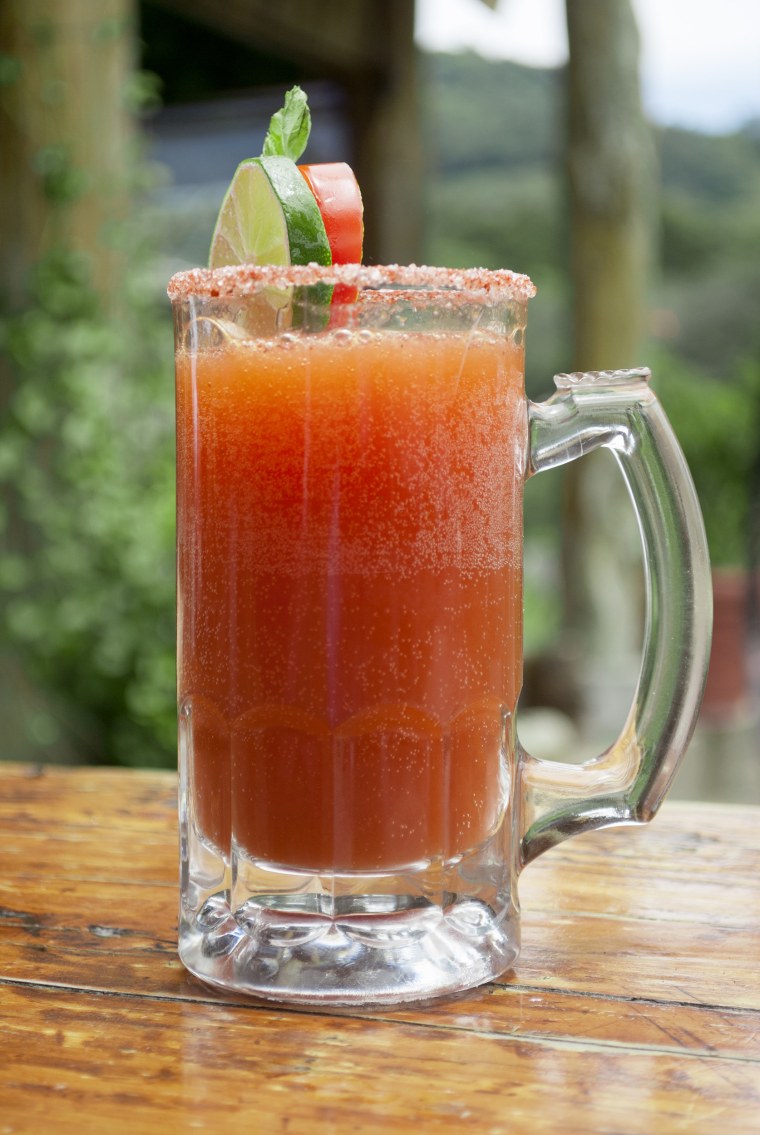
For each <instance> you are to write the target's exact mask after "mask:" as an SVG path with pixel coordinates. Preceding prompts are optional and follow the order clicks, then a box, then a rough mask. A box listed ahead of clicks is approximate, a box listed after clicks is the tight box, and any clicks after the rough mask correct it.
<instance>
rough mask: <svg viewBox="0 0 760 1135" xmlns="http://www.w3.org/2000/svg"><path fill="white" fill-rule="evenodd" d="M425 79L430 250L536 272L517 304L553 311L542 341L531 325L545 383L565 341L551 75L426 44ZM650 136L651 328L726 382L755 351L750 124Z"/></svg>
mask: <svg viewBox="0 0 760 1135" xmlns="http://www.w3.org/2000/svg"><path fill="white" fill-rule="evenodd" d="M425 80H426V82H425V87H424V89H425V95H426V97H425V108H426V116H427V124H428V136H429V137H430V140H431V141H430V146H431V149H430V155H429V157H430V163H431V173H432V177H431V182H430V190H429V193H430V205H431V209H430V213H429V225H430V227H429V232H428V249H429V254H430V258H431V259H432V260H434V261H436V262H440V263H444V264H452V265H465V264H482V265H483V266H486V267H497V266H503V265H509V266H511V267H514V268H516V269H519V270H520V271H523V272H527V273H528V274H529V275H531V276H532V277H533V278H534V279H535V280H536V282H537V283H538V285H539V287H540V293H539V296H540V298H539V299H538V300H536V302H535V303H534V305H533V311H532V312H531V315H532V316H536V317H537V318H538V320H539V322H541V323H543V321H544V319H548V318H549V313H548V312H547V311H544V312H543V313H540V312H539V309H540V308H541V307H542V306H543V305H544V304H545V303H548V305H549V306H550V307H552V308H553V309H556V310H554V311H553V313H552V317H553V320H554V321H555V322H554V327H553V333H552V335H551V340H552V342H551V345H550V346H549V345H547V344H546V343H545V342H542V339H543V335H542V334H537V329H536V327H535V326H531V336H530V351H531V356H532V357H531V364H532V365H531V368H530V380H531V382H530V384H531V388H532V390H533V391H534V392H537V391H538V390H545V389H546V387H547V380H548V375H547V370H551V369H555V368H560V369H561V368H562V367H563V366H564V365H566V363H567V351H568V349H569V345H568V342H567V339H566V338H565V337H564V336H563V335H562V330H563V307H564V304H563V300H564V299H566V297H565V294H564V289H565V287H566V282H565V281H566V272H567V263H566V259H567V250H566V231H565V213H564V195H563V184H562V161H563V155H562V133H563V122H562V107H563V101H562V82H563V78H562V74H561V72H553V71H542V70H537V69H534V68H529V67H522V66H519V65H517V64H514V63H508V62H488V61H486V60H483V59H481V58H480V57H479V56H475V55H466V54H463V55H429V56H426V57H425ZM656 138H657V144H658V150H659V158H660V176H661V194H660V200H659V224H660V264H659V277H658V278H657V279H655V280H653V291H652V301H653V302H652V328H651V330H652V338H653V340H654V341H655V342H660V343H662V344H664V345H667V347H668V349H669V350H670V351H672V352H673V353H675V354H676V355H677V356H679V357H681V358H682V359H683V360H684V362H685V363H688V364H689V365H691V366H693V367H694V368H695V369H696V370H698V371H699V372H700V373H704V374H705V375H712V376H713V377H715V378H719V379H730V378H731V377H732V376H733V375H734V374H735V371H736V367H737V365H738V364H739V362H740V361H742V360H744V359H745V358H746V357H748V356H752V355H753V354H754V355H756V354H757V352H758V349H760V330H759V329H758V324H757V314H756V313H757V299H758V296H759V295H760V258H759V257H758V255H757V250H758V248H760V123H753V124H751V125H748V126H747V128H746V129H745V130H744V131H742V132H740V133H737V134H733V135H730V136H725V137H713V136H707V135H702V134H695V133H691V132H688V131H685V130H674V129H665V130H662V129H661V130H658V131H657V132H656ZM537 354H538V358H537V357H536V355H537ZM544 354H546V355H548V356H549V357H548V358H546V359H545V358H544V357H543V356H544ZM545 363H547V364H548V366H547V365H544V364H545ZM539 364H540V365H539Z"/></svg>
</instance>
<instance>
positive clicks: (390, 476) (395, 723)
mask: <svg viewBox="0 0 760 1135" xmlns="http://www.w3.org/2000/svg"><path fill="white" fill-rule="evenodd" d="M177 389H178V395H177V420H178V426H177V432H178V580H179V585H178V590H179V597H178V602H179V632H178V633H179V676H178V681H179V701H180V711H181V715H182V718H183V721H184V722H185V726H186V730H187V736H188V748H189V773H188V776H189V785H190V797H191V802H192V803H191V818H192V821H193V822H194V824H195V826H196V829H197V830H199V832H200V834H201V836H202V838H203V839H204V840H205V841H206V842H207V843H209V844H211V845H213V846H214V847H216V848H217V849H219V850H220V851H222V853H223V854H224V855H225V857H226V856H228V855H229V854H230V849H231V847H232V846H235V847H236V848H237V849H238V851H239V852H240V853H242V854H244V855H246V856H249V857H250V858H251V859H253V860H256V861H263V862H266V863H270V864H276V865H281V866H285V867H292V868H295V869H299V870H308V871H313V872H319V871H333V872H367V871H380V872H381V871H387V870H391V869H395V868H398V867H399V866H403V865H408V864H412V863H419V862H421V861H429V860H431V859H436V858H441V859H443V860H451V859H454V858H456V857H458V856H459V855H462V854H464V853H465V852H466V851H467V850H468V849H472V848H475V847H477V846H479V845H480V844H482V843H483V842H484V841H485V840H486V839H487V838H488V837H489V836H490V835H492V834H493V832H494V831H495V830H496V828H497V826H498V824H499V822H500V819H501V818H502V817H503V814H504V810H505V808H506V806H507V803H508V799H509V793H510V777H511V766H510V760H509V756H508V750H509V744H510V741H509V734H510V725H509V723H510V719H511V715H512V714H513V712H514V707H515V702H516V700H517V696H518V693H519V688H520V682H521V657H522V615H521V611H522V586H521V562H522V483H523V476H524V463H525V450H526V414H525V403H524V395H523V381H522V352H521V350H520V349H519V348H518V347H516V346H515V345H514V344H513V343H512V342H511V341H509V340H506V339H503V338H499V339H497V338H495V337H494V338H493V339H491V338H487V337H484V338H482V339H478V338H477V337H474V336H472V335H469V334H464V333H458V332H450V333H442V334H440V335H434V334H426V333H423V332H419V333H410V334H405V333H402V332H378V333H369V332H359V333H352V332H348V331H334V332H330V331H327V332H325V333H322V334H318V335H312V336H306V335H303V336H301V335H298V334H294V335H288V336H285V337H282V338H280V339H272V340H264V341H257V342H253V341H241V342H231V343H228V344H226V345H224V346H222V347H220V348H219V349H216V350H209V351H207V352H201V353H198V354H196V355H190V354H183V353H182V352H180V353H179V355H178V358H177Z"/></svg>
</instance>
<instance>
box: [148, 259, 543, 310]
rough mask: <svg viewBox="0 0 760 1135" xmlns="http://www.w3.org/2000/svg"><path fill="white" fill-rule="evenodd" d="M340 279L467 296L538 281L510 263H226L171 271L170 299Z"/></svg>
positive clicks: (529, 287)
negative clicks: (498, 265)
mask: <svg viewBox="0 0 760 1135" xmlns="http://www.w3.org/2000/svg"><path fill="white" fill-rule="evenodd" d="M313 284H342V285H345V286H347V287H351V288H359V289H362V288H370V289H372V288H382V287H391V288H392V287H401V288H404V287H411V288H415V287H417V288H441V289H450V290H456V291H464V292H466V293H467V295H468V296H469V297H471V298H483V299H512V300H529V299H531V297H532V296H534V295H535V294H536V286H535V284H534V283H533V281H532V280H531V279H530V278H529V277H528V276H523V275H521V274H520V273H519V272H512V271H511V270H510V269H508V268H497V269H489V268H438V267H432V266H430V265H417V264H389V265H383V266H380V265H364V264H332V265H330V266H328V267H324V266H322V265H319V264H291V265H286V266H282V265H276V264H233V265H230V266H229V267H226V268H190V269H189V270H188V271H185V272H177V273H176V275H174V276H172V278H171V280H170V281H169V285H168V287H167V289H166V290H167V293H168V295H169V299H170V300H172V301H175V300H184V299H189V298H190V297H191V296H192V297H196V296H197V297H207V298H210V299H211V298H223V297H228V296H246V295H253V294H254V293H255V292H257V291H258V290H259V289H260V288H261V287H262V286H264V287H271V288H286V287H289V286H291V285H292V286H295V287H309V286H311V285H313Z"/></svg>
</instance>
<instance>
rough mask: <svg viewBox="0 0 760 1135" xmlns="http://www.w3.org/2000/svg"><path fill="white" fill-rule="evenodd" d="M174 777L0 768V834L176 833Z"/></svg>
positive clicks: (161, 773)
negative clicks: (85, 829) (84, 829)
mask: <svg viewBox="0 0 760 1135" xmlns="http://www.w3.org/2000/svg"><path fill="white" fill-rule="evenodd" d="M176 814H177V776H176V773H174V772H164V771H151V770H148V769H124V768H93V767H88V766H82V767H81V768H60V767H56V766H52V765H21V764H10V763H7V764H6V763H0V830H2V831H4V832H7V831H10V830H25V829H30V828H31V829H32V830H40V829H44V830H49V831H56V832H57V831H61V830H62V829H65V828H78V827H96V828H107V829H109V830H110V831H113V830H114V829H117V830H119V831H125V830H130V831H132V830H140V831H142V830H148V829H152V830H154V831H155V832H156V833H161V834H164V835H166V834H167V833H169V832H171V831H173V830H176Z"/></svg>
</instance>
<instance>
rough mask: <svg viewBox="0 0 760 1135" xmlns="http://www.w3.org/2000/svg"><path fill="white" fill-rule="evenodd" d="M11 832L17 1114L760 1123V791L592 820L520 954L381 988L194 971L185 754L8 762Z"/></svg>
mask: <svg viewBox="0 0 760 1135" xmlns="http://www.w3.org/2000/svg"><path fill="white" fill-rule="evenodd" d="M0 857H1V861H2V865H3V871H2V874H1V875H0V1037H1V1038H2V1039H1V1040H0V1046H1V1050H2V1055H3V1057H4V1059H3V1060H2V1061H1V1062H0V1135H5V1133H6V1132H8V1133H10V1132H27V1131H28V1132H38V1131H42V1130H45V1131H56V1132H63V1133H65V1132H68V1131H71V1132H74V1131H76V1132H85V1133H87V1132H101V1131H108V1132H114V1133H118V1132H121V1131H125V1132H126V1131H130V1132H131V1131H140V1132H146V1133H151V1132H154V1131H155V1132H168V1133H171V1132H175V1131H177V1132H179V1131H183V1132H185V1131H193V1130H201V1131H202V1130H207V1131H219V1130H226V1129H227V1128H228V1125H229V1124H231V1123H235V1125H236V1129H240V1128H239V1125H240V1124H242V1125H243V1126H242V1129H244V1130H245V1129H248V1128H250V1129H251V1130H255V1131H256V1132H269V1131H271V1132H283V1133H285V1132H287V1133H289V1135H291V1133H297V1135H300V1133H301V1132H304V1133H306V1132H309V1133H310V1135H311V1133H312V1132H314V1133H316V1135H321V1133H323V1132H324V1133H328V1132H329V1133H331V1135H332V1133H334V1132H343V1131H346V1132H355V1131H361V1132H368V1133H372V1132H375V1131H377V1132H381V1131H383V1132H385V1131H393V1130H397V1131H405V1130H407V1129H411V1128H412V1127H414V1128H417V1129H420V1130H423V1131H425V1132H427V1131H441V1132H448V1131H452V1132H453V1131H459V1130H461V1129H462V1128H465V1127H466V1128H467V1130H469V1131H475V1132H483V1133H486V1132H489V1133H491V1132H496V1133H499V1132H510V1133H513V1132H520V1131H523V1130H528V1129H529V1130H530V1131H531V1132H533V1133H538V1135H541V1133H543V1132H547V1133H548V1132H552V1133H553V1132H556V1131H559V1130H561V1131H562V1132H571V1133H574V1132H579V1133H580V1132H597V1131H598V1132H630V1133H632V1135H633V1133H638V1132H647V1133H649V1132H660V1131H663V1132H680V1131H683V1132H692V1131H705V1132H707V1131H710V1132H711V1133H712V1132H713V1131H714V1129H715V1126H716V1124H718V1123H719V1124H720V1125H721V1126H728V1125H730V1127H731V1129H732V1132H744V1131H746V1132H758V1131H760V1121H758V1119H757V1116H758V1115H760V1098H759V1097H760V977H759V976H758V969H759V968H760V967H759V966H758V962H759V961H760V810H758V809H755V808H740V807H731V806H721V807H717V806H716V807H714V806H709V805H707V806H706V805H692V804H689V805H669V806H668V805H666V806H665V808H664V809H663V812H662V814H661V816H660V817H658V819H657V820H656V821H655V822H654V824H652V825H650V826H649V827H647V828H642V829H616V830H610V831H606V832H601V833H595V834H593V835H590V836H584V837H578V838H576V839H574V840H571V841H568V842H567V843H565V844H563V845H562V846H561V847H559V848H557V849H555V850H554V851H553V852H551V853H550V854H548V855H546V856H545V857H543V858H542V859H539V860H538V861H537V862H536V863H535V864H533V865H531V867H529V868H528V869H527V870H526V872H525V874H524V876H523V877H522V879H521V881H520V895H521V899H522V906H523V952H522V955H521V957H520V958H519V960H518V962H517V964H516V966H515V968H514V970H513V971H511V972H510V973H508V974H506V975H504V977H503V978H502V979H501V980H500V981H499V982H495V983H493V984H491V985H489V986H486V987H484V988H482V989H480V990H476V991H474V992H472V993H469V994H467V995H464V996H462V997H460V998H456V999H453V1000H449V1001H441V1002H438V1003H435V1004H432V1005H427V1006H420V1005H412V1006H405V1007H402V1008H398V1009H394V1010H383V1011H374V1012H373V1011H370V1010H362V1009H356V1010H350V1011H348V1010H347V1011H343V1012H331V1013H327V1012H315V1011H308V1010H305V1009H295V1008H288V1007H281V1006H276V1005H272V1004H267V1003H265V1002H258V1001H255V1000H253V999H245V998H241V997H239V996H237V995H225V994H223V993H218V992H214V991H211V990H209V989H207V988H205V987H204V986H202V985H201V984H200V983H199V982H197V981H196V980H195V979H194V978H192V977H191V976H190V975H189V974H187V973H186V971H185V970H184V968H183V967H182V966H181V965H180V963H179V961H178V959H177V956H176V909H177V834H176V784H175V777H174V776H173V775H172V774H167V773H149V772H142V771H141V772H137V771H130V772H126V771H123V770H93V769H81V770H80V769H75V770H40V771H39V773H35V770H29V769H26V768H23V767H20V766H2V765H0Z"/></svg>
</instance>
